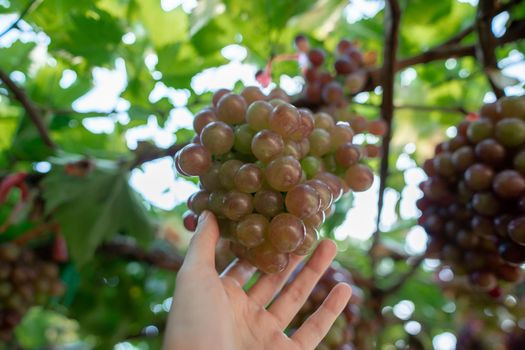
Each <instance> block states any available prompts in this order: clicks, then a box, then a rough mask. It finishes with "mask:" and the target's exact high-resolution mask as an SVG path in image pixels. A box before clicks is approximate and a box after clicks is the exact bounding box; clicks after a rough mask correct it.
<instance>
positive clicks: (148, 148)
mask: <svg viewBox="0 0 525 350" xmlns="http://www.w3.org/2000/svg"><path fill="white" fill-rule="evenodd" d="M186 145H187V143H176V144H173V145H171V146H170V147H168V148H159V147H157V146H155V145H153V144H151V143H149V142H145V141H143V142H139V144H138V146H137V149H136V150H135V151H134V153H135V156H136V158H135V160H134V161H133V163H132V164H131V166H130V168H131V169H134V168H138V167H140V166H141V165H142V164H144V163H147V162H150V161H152V160H155V159H159V158H164V157H173V156H175V153H177V152H178V151H179V150H180V149H181V148H183V147H184V146H186Z"/></svg>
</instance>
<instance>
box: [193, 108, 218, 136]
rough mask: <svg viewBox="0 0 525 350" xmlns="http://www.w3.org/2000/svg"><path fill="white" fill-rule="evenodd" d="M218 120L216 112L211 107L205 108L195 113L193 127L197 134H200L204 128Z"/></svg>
mask: <svg viewBox="0 0 525 350" xmlns="http://www.w3.org/2000/svg"><path fill="white" fill-rule="evenodd" d="M216 120H217V117H216V116H215V112H214V111H213V109H211V108H205V109H203V110H201V111H200V112H199V113H197V114H196V115H195V118H194V119H193V129H194V130H195V132H196V133H197V134H200V133H201V131H202V129H204V127H205V126H206V125H208V124H210V123H211V122H214V121H216Z"/></svg>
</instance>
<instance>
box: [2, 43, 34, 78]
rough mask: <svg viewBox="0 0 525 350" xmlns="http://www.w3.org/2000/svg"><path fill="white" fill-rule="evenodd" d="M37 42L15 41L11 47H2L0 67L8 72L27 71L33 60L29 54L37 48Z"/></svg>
mask: <svg viewBox="0 0 525 350" xmlns="http://www.w3.org/2000/svg"><path fill="white" fill-rule="evenodd" d="M35 46H36V44H35V43H31V42H29V43H23V42H21V41H15V42H14V43H13V44H11V46H9V47H2V48H0V68H2V69H3V70H4V71H6V72H12V71H14V70H19V71H22V72H25V71H27V68H28V67H29V64H30V63H31V60H30V59H29V57H30V56H29V54H30V53H31V51H33V49H34V48H35Z"/></svg>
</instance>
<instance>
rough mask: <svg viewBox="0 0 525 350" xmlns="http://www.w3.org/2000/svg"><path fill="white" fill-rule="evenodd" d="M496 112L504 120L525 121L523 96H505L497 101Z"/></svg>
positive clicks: (524, 100) (524, 99)
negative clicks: (516, 119)
mask: <svg viewBox="0 0 525 350" xmlns="http://www.w3.org/2000/svg"><path fill="white" fill-rule="evenodd" d="M498 112H499V113H500V114H501V115H502V116H503V117H504V118H520V119H525V98H523V96H505V97H502V98H501V99H499V101H498Z"/></svg>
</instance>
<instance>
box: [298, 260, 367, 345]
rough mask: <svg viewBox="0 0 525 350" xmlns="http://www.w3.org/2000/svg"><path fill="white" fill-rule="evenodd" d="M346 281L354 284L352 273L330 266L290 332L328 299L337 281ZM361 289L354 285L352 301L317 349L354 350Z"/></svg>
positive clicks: (336, 266)
mask: <svg viewBox="0 0 525 350" xmlns="http://www.w3.org/2000/svg"><path fill="white" fill-rule="evenodd" d="M340 282H345V283H348V284H350V285H352V284H353V281H352V275H351V274H350V272H348V271H347V270H345V269H343V268H342V267H340V266H338V265H335V264H334V265H332V266H331V267H329V268H328V269H327V270H326V272H325V273H324V275H323V276H322V277H321V279H320V280H319V282H318V283H317V285H316V286H315V287H314V289H313V290H312V293H311V294H310V296H309V297H308V299H307V301H306V302H305V304H304V305H303V307H302V308H301V310H300V311H299V313H298V314H297V316H296V317H295V318H294V320H293V321H292V322H291V324H290V333H293V331H294V330H295V329H296V328H298V327H299V326H301V324H303V323H304V321H306V319H307V318H308V317H309V316H310V315H311V314H312V313H313V312H314V311H315V310H317V308H318V307H319V306H320V305H321V303H322V302H323V300H325V299H326V297H327V296H328V293H329V292H330V290H332V288H333V287H335V285H336V284H337V283H340ZM359 295H360V291H359V289H358V288H357V287H355V286H352V297H351V298H350V302H349V303H348V305H347V306H346V308H345V309H344V311H343V312H342V313H341V315H339V317H338V318H337V320H336V321H335V323H334V324H333V326H332V328H330V331H329V332H328V334H327V335H326V336H325V337H324V338H323V340H322V341H321V343H320V344H319V345H318V346H317V348H316V349H317V350H353V349H354V348H355V347H354V345H353V343H352V342H353V339H354V327H355V325H356V324H357V323H358V322H359V318H360V312H359V306H360V304H361V299H360V297H359Z"/></svg>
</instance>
